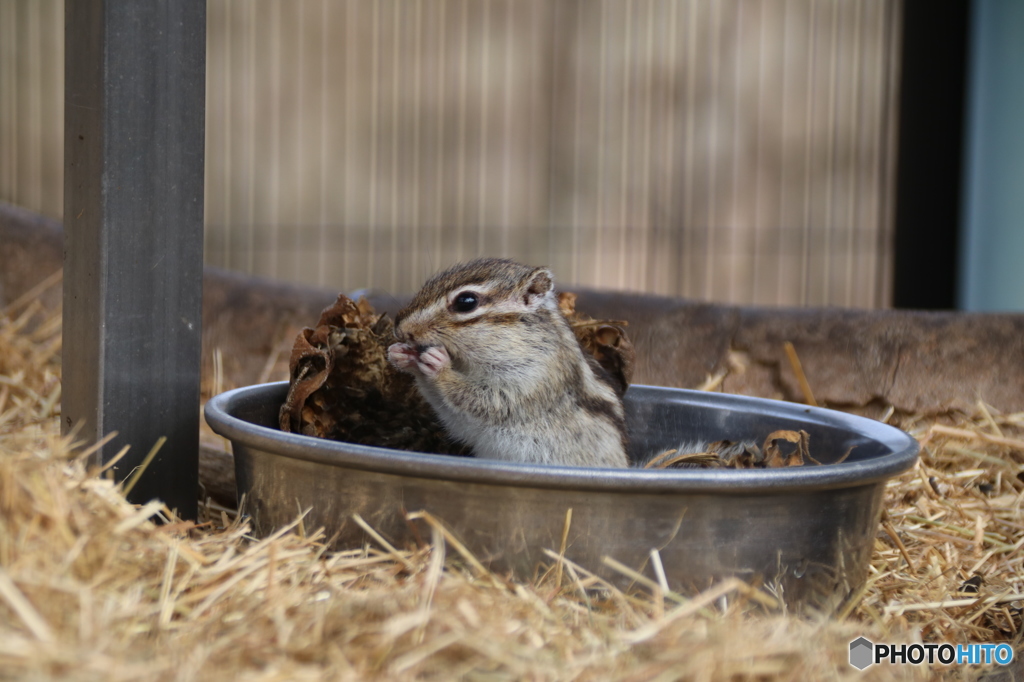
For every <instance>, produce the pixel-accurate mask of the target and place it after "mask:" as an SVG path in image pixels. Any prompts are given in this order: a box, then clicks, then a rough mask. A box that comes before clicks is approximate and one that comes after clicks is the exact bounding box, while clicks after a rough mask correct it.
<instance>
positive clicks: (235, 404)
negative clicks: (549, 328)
mask: <svg viewBox="0 0 1024 682" xmlns="http://www.w3.org/2000/svg"><path fill="white" fill-rule="evenodd" d="M287 390H288V382H286V381H282V382H274V383H268V384H256V385H253V386H244V387H241V388H236V389H233V390H230V391H226V392H224V393H221V394H219V395H217V396H214V397H213V398H211V399H210V400H209V401H208V402H207V403H206V406H205V408H204V414H205V417H206V421H207V423H208V424H209V425H210V428H211V429H213V431H214V432H215V433H217V434H218V435H220V436H223V437H225V438H227V439H229V440H230V441H231V442H232V448H233V449H234V448H235V447H236V446H237V445H242V446H244V447H245V448H251V449H255V450H260V451H263V452H266V453H270V454H274V455H278V456H283V457H288V458H291V459H297V460H302V461H306V462H311V463H317V464H325V465H328V466H339V467H345V468H352V469H360V470H364V471H373V472H378V473H384V474H393V475H398V476H410V477H414V478H426V479H442V480H449V481H453V482H464V483H483V484H490V485H499V486H518V487H532V488H557V489H565V490H589V491H605V492H631V493H651V494H663V493H693V494H704V493H706V494H732V493H783V492H792V491H801V492H811V491H820V490H829V489H834V488H845V487H856V486H861V485H871V484H874V483H878V482H879V481H882V480H884V479H887V478H890V477H892V476H895V475H897V474H900V473H902V472H904V471H906V470H908V469H909V468H911V467H912V466H913V465H914V463H915V462H916V460H917V455H918V451H919V445H918V443H917V441H916V440H915V439H914V438H913V437H912V436H910V434H908V433H906V432H904V431H901V430H900V429H897V428H896V427H894V426H890V425H888V424H883V423H882V422H878V421H875V420H873V419H868V418H867V417H860V416H856V415H851V414H846V413H843V412H838V411H836V410H830V409H827V408H821V407H810V406H807V405H802V404H799V403H790V402H784V401H781V400H771V399H768V398H755V397H751V396H741V395H732V394H726V393H712V392H706V391H696V390H690V389H681V388H667V387H662V386H645V385H633V386H630V389H629V390H630V391H634V392H643V393H650V394H653V395H655V396H659V395H660V397H662V398H664V399H667V400H670V401H672V402H675V403H680V404H684V405H693V406H701V407H705V408H712V409H730V410H741V411H742V410H750V409H756V410H758V411H759V412H761V413H762V414H765V415H767V416H769V417H770V416H773V415H774V416H779V417H783V418H787V419H794V418H798V419H802V420H807V421H810V422H812V423H816V424H819V425H822V426H826V427H828V426H831V427H837V428H844V429H848V430H851V431H855V432H856V433H858V434H860V435H862V436H864V437H867V438H870V439H872V440H875V441H877V442H879V443H881V444H882V445H884V446H886V447H887V448H888V449H889V450H890V452H889V453H888V454H886V455H882V456H881V457H873V458H871V459H868V460H860V461H853V462H842V463H840V464H827V465H823V466H810V467H808V466H803V467H784V468H780V469H739V470H737V469H669V470H665V469H661V470H647V469H611V468H595V467H571V466H561V465H550V464H521V463H515V462H500V461H495V460H481V459H475V458H473V457H455V456H451V455H437V454H429V453H420V452H411V451H406V450H395V449H391V448H382V447H376V446H368V445H360V444H357V443H348V442H343V441H332V440H326V439H320V438H315V437H312V436H305V435H301V434H294V433H285V432H283V431H280V430H278V429H274V428H269V427H266V426H260V425H258V424H254V423H252V422H248V421H245V420H243V419H241V418H239V417H237V416H235V414H236V413H237V412H238V411H240V410H242V409H244V408H246V407H248V406H250V405H252V404H253V403H254V402H265V401H267V400H271V399H273V400H277V401H280V402H283V401H284V398H285V396H286V394H287ZM237 455H238V453H237V452H236V457H237Z"/></svg>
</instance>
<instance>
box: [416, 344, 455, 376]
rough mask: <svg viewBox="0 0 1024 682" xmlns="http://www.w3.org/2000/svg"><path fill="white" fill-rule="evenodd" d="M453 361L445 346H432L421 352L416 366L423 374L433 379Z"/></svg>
mask: <svg viewBox="0 0 1024 682" xmlns="http://www.w3.org/2000/svg"><path fill="white" fill-rule="evenodd" d="M451 362H452V359H451V356H450V355H448V351H447V350H445V348H444V346H430V347H429V348H426V349H425V350H423V351H422V352H421V353H420V354H419V360H418V361H417V363H416V366H417V367H418V368H419V370H420V372H421V373H422V374H423V376H425V377H427V378H428V379H433V378H435V377H436V376H437V375H438V374H439V373H440V372H441V370H443V369H444V368H445V367H447V366H448V365H450V364H451Z"/></svg>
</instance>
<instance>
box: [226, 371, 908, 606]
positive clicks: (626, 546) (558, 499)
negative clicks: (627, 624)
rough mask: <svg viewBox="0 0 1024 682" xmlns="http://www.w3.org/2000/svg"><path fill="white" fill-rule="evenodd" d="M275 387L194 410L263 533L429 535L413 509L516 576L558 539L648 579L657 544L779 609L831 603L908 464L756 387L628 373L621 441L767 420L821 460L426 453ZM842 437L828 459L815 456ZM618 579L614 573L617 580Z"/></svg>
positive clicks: (899, 445)
mask: <svg viewBox="0 0 1024 682" xmlns="http://www.w3.org/2000/svg"><path fill="white" fill-rule="evenodd" d="M286 393H287V384H285V383H277V384H264V385H260V386H251V387H247V388H240V389H237V390H234V391H229V392H227V393H224V394H221V395H219V396H217V397H215V398H213V399H212V400H211V401H209V402H208V403H207V405H206V419H207V421H208V422H209V424H210V426H211V427H212V428H213V430H214V431H216V432H217V433H218V434H220V435H222V436H225V437H227V438H228V439H230V440H231V443H232V447H233V449H234V455H235V470H236V476H237V484H238V493H239V495H240V496H241V495H245V499H246V512H247V513H248V514H249V515H250V516H251V518H252V521H253V524H254V526H255V532H256V533H257V534H260V535H265V534H268V533H270V532H273V530H274V529H275V528H278V527H280V526H282V525H284V524H287V523H289V522H291V521H293V520H294V519H295V517H296V515H297V513H298V511H299V510H300V509H303V510H305V509H306V508H310V509H311V511H310V513H309V516H307V518H306V521H305V523H306V526H307V527H317V526H323V527H324V528H325V529H326V531H327V537H335V538H336V539H335V541H334V543H335V544H334V546H335V547H336V548H348V547H358V546H360V545H361V544H362V543H364V542H366V541H367V540H368V538H367V537H366V535H365V533H364V531H363V530H362V528H360V526H358V525H357V524H356V523H355V522H354V521H353V520H352V515H353V514H355V513H358V514H359V515H361V516H362V517H363V518H364V519H365V520H366V521H367V522H369V524H370V525H371V526H373V527H374V528H375V529H376V530H377V531H378V532H379V533H380V534H381V535H383V536H384V537H385V538H386V539H388V540H389V541H390V542H392V543H393V544H395V545H397V546H399V547H401V546H405V545H412V544H413V543H415V542H416V541H417V536H418V535H419V536H421V537H429V533H427V534H424V533H421V532H420V531H421V530H422V529H417V528H416V527H415V525H414V524H413V523H410V522H409V521H407V520H406V518H405V514H406V512H411V511H417V510H426V511H428V512H430V513H431V514H433V515H434V516H436V517H438V518H440V519H441V520H443V522H444V523H445V525H446V526H447V527H448V528H449V529H450V530H452V531H453V532H454V533H455V535H456V536H457V537H459V538H460V540H461V541H462V542H463V544H465V546H466V547H467V548H469V549H470V550H471V551H472V552H473V553H474V554H475V555H476V557H477V558H478V559H479V560H480V561H481V562H482V563H484V564H485V565H487V566H488V567H489V568H490V569H491V570H493V571H495V572H499V573H510V574H511V575H512V576H513V577H514V578H517V579H529V578H530V576H532V575H534V573H535V570H536V568H537V566H538V565H539V564H541V563H550V562H551V559H550V557H548V556H547V555H546V554H545V553H544V549H545V548H547V549H551V550H554V551H556V552H557V551H558V550H559V547H560V545H561V542H562V533H563V527H564V525H565V519H566V510H567V509H572V522H571V525H570V528H569V534H568V541H567V545H566V550H565V556H566V557H567V558H568V559H570V560H572V561H574V562H576V563H578V564H580V565H582V566H583V567H584V568H586V569H587V570H590V571H593V572H594V573H597V574H598V575H601V576H603V577H605V578H608V579H610V580H613V581H615V582H618V583H622V582H623V581H627V579H626V578H624V576H623V575H622V573H621V572H616V571H613V570H611V569H610V568H608V567H607V566H606V565H605V564H604V563H603V561H602V559H603V558H604V557H606V556H609V557H612V558H614V559H616V560H618V561H619V562H621V563H623V564H626V565H627V566H629V567H631V568H633V569H635V570H637V571H640V572H642V573H645V574H646V575H648V576H651V577H652V578H653V577H654V572H653V569H652V567H651V566H650V563H651V561H650V556H651V550H653V549H657V550H658V552H659V554H660V559H661V562H662V564H663V566H664V572H665V576H666V577H667V580H668V584H669V586H670V587H671V588H672V589H675V590H680V591H683V592H694V591H697V590H700V589H703V588H706V587H707V586H709V585H710V584H711V583H713V582H714V581H716V580H718V579H720V578H723V577H725V576H739V577H741V578H744V579H749V580H761V581H764V583H766V584H767V585H768V586H769V588H770V589H773V590H774V591H775V592H776V593H777V594H778V595H780V596H781V597H782V598H783V599H784V601H785V602H786V603H787V604H788V605H789V606H790V607H796V608H803V607H812V608H814V609H828V608H833V607H834V606H835V605H836V604H837V603H839V601H841V600H842V599H843V598H845V596H846V595H848V594H849V593H850V592H851V591H853V590H855V589H857V588H858V587H859V586H860V585H861V584H862V583H863V581H864V578H865V574H866V571H867V566H868V561H869V559H870V556H871V551H872V548H873V545H874V539H875V535H876V533H877V530H878V522H879V515H880V513H881V499H882V493H883V489H884V486H885V481H886V479H888V478H890V477H892V476H894V475H896V474H899V473H900V472H902V471H905V470H907V469H908V468H910V467H911V466H912V465H913V464H914V461H915V460H916V458H917V452H918V445H917V442H916V441H915V440H914V439H913V438H911V437H910V436H909V435H907V434H906V433H904V432H902V431H900V430H898V429H895V428H893V427H891V426H887V425H885V424H882V423H880V422H876V421H873V420H869V419H865V418H862V417H855V416H851V415H847V414H843V413H840V412H835V411H832V410H826V409H820V408H812V407H806V406H803V405H797V404H794V403H785V402H780V401H775V400H765V399H762V398H748V397H742V396H734V395H724V394H720V393H704V392H699V391H687V390H682V389H674V388H659V387H652V386H633V387H631V388H630V389H629V391H628V393H627V394H626V399H625V403H626V412H627V423H628V425H629V429H630V445H631V455H632V456H634V457H636V456H637V455H649V454H650V453H654V452H658V451H661V450H664V449H668V448H671V447H676V446H678V445H679V443H680V442H681V441H684V440H696V439H699V440H705V441H716V440H723V439H728V440H733V441H736V440H748V439H749V440H753V441H755V442H757V443H761V441H762V440H764V438H765V437H766V436H767V435H768V434H769V433H771V432H772V431H775V430H778V429H793V430H797V429H803V430H805V431H807V432H808V433H809V434H810V449H811V454H812V455H813V456H814V457H815V458H816V459H818V460H819V461H821V462H822V463H823V464H826V465H827V466H802V467H789V468H782V469H752V470H724V469H712V470H708V469H684V470H679V469H675V470H640V469H595V468H580V467H560V466H545V465H524V464H511V463H502V462H494V461H485V460H478V459H473V458H464V457H451V456H445V455H429V454H420V453H413V452H404V451H400V450H390V449H385V448H377V447H369V446H364V445H356V444H352V443H343V442H337V441H327V440H321V439H317V438H311V437H308V436H300V435H295V434H289V433H283V432H281V431H280V430H278V428H277V426H276V425H277V420H278V417H277V415H278V410H279V408H280V406H281V404H282V402H283V401H284V398H285V395H286ZM850 448H853V449H852V452H850V454H849V457H848V458H847V459H846V460H845V461H843V462H841V463H839V464H828V463H829V462H834V461H836V460H837V459H839V458H840V457H841V456H842V455H843V454H844V453H846V452H847V451H848V450H850ZM627 582H628V581H627Z"/></svg>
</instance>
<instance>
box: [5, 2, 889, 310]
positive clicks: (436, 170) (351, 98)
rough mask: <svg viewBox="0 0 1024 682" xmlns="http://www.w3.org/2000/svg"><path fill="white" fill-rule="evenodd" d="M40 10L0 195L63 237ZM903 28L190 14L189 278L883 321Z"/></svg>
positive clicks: (474, 16)
mask: <svg viewBox="0 0 1024 682" xmlns="http://www.w3.org/2000/svg"><path fill="white" fill-rule="evenodd" d="M61 4H62V3H59V2H57V1H56V0H41V1H39V2H29V1H27V0H4V1H3V2H2V3H0V12H2V14H0V32H2V33H3V36H2V43H3V46H4V48H3V50H4V51H3V54H2V57H0V62H2V63H0V97H2V100H3V102H5V104H4V105H3V106H4V107H5V108H4V115H3V121H2V123H0V140H2V144H3V148H4V149H5V150H7V151H5V153H4V155H3V156H4V161H3V164H2V165H0V197H2V198H4V199H7V200H11V201H13V202H15V203H21V204H24V205H28V206H30V207H32V208H37V210H42V211H43V212H48V213H51V214H56V215H59V214H60V211H61V207H60V192H59V184H60V144H59V141H60V116H59V112H60V111H61V107H62V104H61V99H60V91H61V88H62V82H61V81H60V77H59V75H60V74H59V73H58V71H59V64H60V56H59V45H60V33H61V31H62V25H61V21H60V17H62V12H61ZM900 9H901V7H900V3H899V2H895V1H894V2H880V1H877V0H854V1H852V2H839V1H838V0H765V1H763V2H750V1H748V0H714V1H713V2H704V1H702V0H553V1H551V0H293V1H290V2H283V1H281V0H258V1H257V2H253V1H252V0H210V1H209V3H208V22H209V23H208V47H207V54H208V71H207V74H208V75H207V123H206V125H207V152H206V259H207V262H208V263H210V264H213V265H219V266H223V267H227V268H229V269H234V270H241V271H246V272H251V273H256V274H261V275H268V276H272V277H277V278H281V279H286V280H290V281H295V282H304V283H311V284H320V285H324V286H328V287H332V288H337V289H353V288H357V287H364V286H371V287H379V288H381V289H385V290H388V291H393V292H403V291H411V290H413V289H415V288H416V287H417V286H418V285H419V284H420V283H421V282H422V280H423V279H424V278H425V277H426V276H427V275H428V274H429V273H430V272H432V271H434V270H436V269H438V268H440V267H442V266H445V265H448V264H450V263H452V262H455V261H457V260H461V259H465V258H469V257H472V256H475V255H483V254H486V255H506V256H510V257H514V258H517V259H520V260H523V261H527V262H531V263H537V264H540V263H544V264H547V265H550V266H551V267H552V268H553V269H554V271H555V272H556V274H557V275H558V276H559V278H560V279H561V280H562V282H565V283H569V282H571V283H575V284H579V285H589V286H597V287H604V288H613V289H632V290H642V291H649V292H656V293H664V294H672V295H682V296H688V297H694V298H701V299H708V300H718V301H727V302H737V303H777V304H798V305H809V304H839V305H850V306H860V307H877V306H886V305H888V304H889V303H890V298H891V273H890V270H891V251H892V246H891V242H892V204H893V200H892V198H893V191H892V188H893V185H894V172H893V170H894V169H893V150H894V125H893V121H894V116H895V110H894V107H895V102H896V97H895V91H896V86H897V83H896V80H897V79H896V73H897V66H898V65H897V56H898V44H897V43H898V38H899V30H898V24H899V21H900ZM55 45H56V47H55ZM54 55H56V56H54ZM51 61H52V62H54V63H55V64H57V67H52V65H51V64H50V62H51ZM12 94H13V96H11V95H12ZM12 102H13V103H12ZM51 103H53V104H51ZM45 112H49V113H45ZM26 131H34V132H30V133H29V134H28V138H26V137H25V135H26ZM26 139H28V140H35V141H29V142H26V141H25V140H26ZM26 145H35V147H33V148H32V151H25V150H26V149H27V148H26Z"/></svg>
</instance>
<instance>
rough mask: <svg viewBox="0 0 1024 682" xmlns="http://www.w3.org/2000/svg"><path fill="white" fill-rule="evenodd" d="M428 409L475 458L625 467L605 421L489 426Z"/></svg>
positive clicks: (583, 417) (586, 418)
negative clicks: (436, 414) (470, 448)
mask: <svg viewBox="0 0 1024 682" xmlns="http://www.w3.org/2000/svg"><path fill="white" fill-rule="evenodd" d="M434 409H435V410H436V411H437V413H438V416H439V417H440V418H441V421H442V423H444V425H445V428H446V429H448V432H449V433H450V434H451V435H452V436H453V437H454V438H455V439H456V440H459V441H461V442H463V443H466V444H468V445H469V446H470V447H472V448H473V455H474V456H476V457H478V458H480V459H496V460H502V461H505V462H522V463H525V464H556V465H566V466H599V467H618V468H621V467H625V466H628V460H627V458H626V454H625V452H624V451H623V447H622V438H621V436H620V434H619V432H618V430H617V429H616V428H615V426H613V425H612V424H611V423H610V422H608V421H606V420H604V419H600V418H598V417H595V416H593V415H591V414H589V413H587V412H585V411H583V410H580V411H579V412H578V413H576V414H574V415H572V416H571V417H569V418H567V419H561V420H544V422H543V423H532V424H531V423H521V424H502V425H495V424H489V423H485V422H483V421H482V420H479V419H476V418H474V417H472V416H470V415H467V414H465V413H462V412H456V411H454V410H452V409H450V408H449V407H448V406H446V405H444V404H443V403H442V404H441V405H435V406H434Z"/></svg>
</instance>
